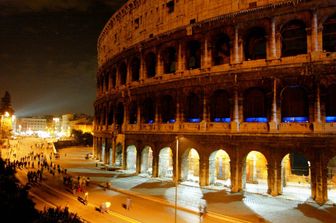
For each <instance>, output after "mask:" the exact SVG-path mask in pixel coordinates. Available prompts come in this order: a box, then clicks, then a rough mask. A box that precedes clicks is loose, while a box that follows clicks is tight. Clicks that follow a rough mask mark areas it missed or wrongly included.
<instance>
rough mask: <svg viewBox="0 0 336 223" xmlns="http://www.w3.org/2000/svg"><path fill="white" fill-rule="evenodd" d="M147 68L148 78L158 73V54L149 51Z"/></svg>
mask: <svg viewBox="0 0 336 223" xmlns="http://www.w3.org/2000/svg"><path fill="white" fill-rule="evenodd" d="M146 70H147V77H148V78H151V77H154V76H155V75H156V56H155V54H154V53H152V52H150V53H148V54H147V56H146Z"/></svg>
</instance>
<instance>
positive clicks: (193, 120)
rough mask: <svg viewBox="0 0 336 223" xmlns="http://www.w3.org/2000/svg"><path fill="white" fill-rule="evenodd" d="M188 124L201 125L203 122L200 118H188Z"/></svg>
mask: <svg viewBox="0 0 336 223" xmlns="http://www.w3.org/2000/svg"><path fill="white" fill-rule="evenodd" d="M187 121H188V122H193V123H199V122H201V119H200V118H187Z"/></svg>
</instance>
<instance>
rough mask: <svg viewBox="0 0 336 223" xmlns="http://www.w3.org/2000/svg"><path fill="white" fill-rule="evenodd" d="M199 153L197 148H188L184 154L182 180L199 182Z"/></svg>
mask: <svg viewBox="0 0 336 223" xmlns="http://www.w3.org/2000/svg"><path fill="white" fill-rule="evenodd" d="M199 159H200V157H199V154H198V152H197V151H196V150H195V149H189V150H187V151H186V152H185V153H184V155H183V156H182V176H181V178H182V179H181V180H182V181H188V182H192V183H199Z"/></svg>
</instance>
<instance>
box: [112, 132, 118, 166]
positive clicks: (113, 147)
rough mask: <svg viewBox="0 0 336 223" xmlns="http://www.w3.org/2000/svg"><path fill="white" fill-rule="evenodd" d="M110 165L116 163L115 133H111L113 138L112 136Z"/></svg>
mask: <svg viewBox="0 0 336 223" xmlns="http://www.w3.org/2000/svg"><path fill="white" fill-rule="evenodd" d="M112 137H113V138H112V165H113V166H114V165H115V161H116V147H117V145H116V137H117V136H116V133H115V132H113V136H112Z"/></svg>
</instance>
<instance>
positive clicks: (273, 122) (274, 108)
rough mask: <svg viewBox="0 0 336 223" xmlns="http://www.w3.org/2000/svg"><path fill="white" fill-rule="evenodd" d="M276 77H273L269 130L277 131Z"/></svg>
mask: <svg viewBox="0 0 336 223" xmlns="http://www.w3.org/2000/svg"><path fill="white" fill-rule="evenodd" d="M277 95H278V92H277V79H276V78H273V101H272V120H271V121H270V123H269V126H270V131H271V132H276V131H278V124H279V120H278V116H277V110H278V108H277Z"/></svg>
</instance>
